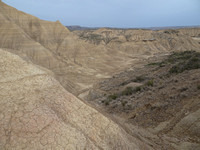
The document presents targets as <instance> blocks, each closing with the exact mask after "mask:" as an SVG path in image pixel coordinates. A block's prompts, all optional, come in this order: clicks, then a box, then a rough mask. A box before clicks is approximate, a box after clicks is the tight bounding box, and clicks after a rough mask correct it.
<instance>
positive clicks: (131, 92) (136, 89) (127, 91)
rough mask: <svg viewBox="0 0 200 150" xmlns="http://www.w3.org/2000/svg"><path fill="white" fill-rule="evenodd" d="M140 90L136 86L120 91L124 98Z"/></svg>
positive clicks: (139, 87)
mask: <svg viewBox="0 0 200 150" xmlns="http://www.w3.org/2000/svg"><path fill="white" fill-rule="evenodd" d="M141 90H142V87H141V86H138V87H136V88H132V87H127V88H126V89H125V90H124V91H122V93H121V95H122V96H124V95H126V96H129V95H132V94H134V93H137V92H140V91H141Z"/></svg>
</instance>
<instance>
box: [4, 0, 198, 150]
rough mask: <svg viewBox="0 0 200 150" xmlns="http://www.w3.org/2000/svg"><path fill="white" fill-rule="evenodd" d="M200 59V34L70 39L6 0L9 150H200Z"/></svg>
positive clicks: (72, 35) (110, 32) (104, 33)
mask: <svg viewBox="0 0 200 150" xmlns="http://www.w3.org/2000/svg"><path fill="white" fill-rule="evenodd" d="M185 50H187V51H188V52H186V53H185V55H186V56H188V55H189V56H190V57H189V59H188V57H186V58H187V59H186V58H184V59H182V58H181V59H180V62H179V61H177V62H176V61H174V63H163V62H165V60H167V56H168V55H169V54H170V53H171V52H173V51H179V52H181V51H185ZM191 50H193V51H196V52H193V51H191ZM199 51H200V28H191V29H177V30H168V29H167V30H160V31H152V30H117V29H106V28H104V29H98V30H89V31H88V30H84V31H73V32H70V31H69V30H68V29H67V28H66V27H65V26H63V25H62V24H61V23H60V22H59V21H56V22H50V21H44V20H40V19H39V18H37V17H34V16H31V15H29V14H26V13H24V12H21V11H18V10H17V9H15V8H12V7H10V6H8V5H6V4H4V3H3V2H1V0H0V66H1V67H0V74H1V76H0V89H1V90H0V149H28V150H29V149H59V150H60V149H70V150H71V149H111V150H115V149H123V150H129V149H130V150H133V149H138V150H148V149H156V150H157V149H159V150H160V149H161V150H170V149H181V150H182V149H186V150H187V149H191V150H195V149H198V148H199V142H200V141H199V134H198V133H199V99H200V98H199V73H200V72H199V69H198V67H199V64H197V65H194V66H192V67H191V66H190V65H191V64H195V63H196V62H199V53H197V52H199ZM174 54H177V53H174ZM190 54H191V55H190ZM175 56H176V55H175ZM178 58H179V57H178V56H177V57H176V59H178ZM185 62H186V64H185ZM187 62H188V63H189V64H190V65H189V68H190V69H188V66H187V65H188V64H187ZM178 63H180V64H178ZM181 63H182V64H181ZM147 64H149V65H147ZM144 65H147V66H144ZM176 65H179V66H176ZM184 66H186V67H184ZM173 67H174V70H175V71H174V70H173V69H172V71H170V70H171V68H173ZM191 68H192V69H191ZM177 70H178V71H177ZM176 71H177V72H176ZM173 72H175V73H173ZM114 74H116V75H114ZM113 75H114V76H113ZM100 81H101V82H100ZM71 93H72V94H71ZM73 94H74V95H73ZM75 96H77V97H79V98H82V99H84V100H89V101H90V102H91V104H92V105H89V104H88V103H86V102H84V101H81V100H79V99H78V98H76V97H75ZM97 108H100V109H101V110H105V112H107V113H108V114H104V115H103V113H104V112H102V111H101V112H100V111H97V110H96V109H97ZM105 115H106V116H105Z"/></svg>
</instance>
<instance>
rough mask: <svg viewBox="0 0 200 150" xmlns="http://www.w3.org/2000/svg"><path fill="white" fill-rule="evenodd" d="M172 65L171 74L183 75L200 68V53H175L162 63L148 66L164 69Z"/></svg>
mask: <svg viewBox="0 0 200 150" xmlns="http://www.w3.org/2000/svg"><path fill="white" fill-rule="evenodd" d="M165 65H171V66H172V67H171V68H170V70H169V74H173V73H182V72H184V71H186V70H193V69H199V68H200V53H199V52H196V51H184V52H174V53H172V54H171V55H170V56H169V57H168V58H167V59H165V60H164V61H162V62H155V63H150V64H148V66H159V67H164V66H165Z"/></svg>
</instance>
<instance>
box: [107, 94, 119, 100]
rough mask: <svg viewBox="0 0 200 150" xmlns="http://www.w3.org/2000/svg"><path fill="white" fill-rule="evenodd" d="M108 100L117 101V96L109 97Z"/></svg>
mask: <svg viewBox="0 0 200 150" xmlns="http://www.w3.org/2000/svg"><path fill="white" fill-rule="evenodd" d="M108 99H110V100H116V99H117V95H116V94H113V95H109V96H108Z"/></svg>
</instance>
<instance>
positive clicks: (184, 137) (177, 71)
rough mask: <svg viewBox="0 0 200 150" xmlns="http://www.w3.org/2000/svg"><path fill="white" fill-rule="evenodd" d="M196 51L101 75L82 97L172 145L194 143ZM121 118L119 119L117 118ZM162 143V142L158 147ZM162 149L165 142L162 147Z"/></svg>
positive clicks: (199, 57) (199, 82)
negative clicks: (92, 87) (99, 80)
mask: <svg viewBox="0 0 200 150" xmlns="http://www.w3.org/2000/svg"><path fill="white" fill-rule="evenodd" d="M199 75H200V53H199V52H195V51H185V52H176V53H172V54H171V55H169V56H160V57H159V58H156V57H154V58H151V59H150V60H149V63H147V64H146V65H145V66H143V67H141V68H137V69H134V68H133V67H132V68H130V69H129V70H126V71H124V72H121V73H120V74H117V75H115V76H113V78H110V79H107V80H104V81H101V82H100V83H99V84H97V85H96V86H95V87H94V89H93V90H91V91H90V94H89V97H88V100H89V101H90V102H91V103H93V104H94V105H96V106H97V107H100V108H103V109H104V110H105V111H107V112H108V113H110V114H112V115H113V116H116V117H117V118H118V117H119V118H121V119H122V120H123V121H122V122H124V124H126V123H127V124H129V125H130V124H131V125H134V126H139V127H143V128H144V129H147V130H148V131H150V132H151V133H153V134H155V135H157V136H159V137H162V138H163V137H168V139H165V140H166V141H168V142H169V143H171V144H170V145H171V146H173V148H175V149H180V150H182V149H186V150H187V149H191V150H194V149H195V150H197V149H199V148H200V141H199V139H200V135H199V131H200V126H199V119H200V111H199V110H200V101H199V100H200V78H199ZM122 124H123V123H122ZM161 149H162V148H161ZM163 149H165V148H163Z"/></svg>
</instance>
